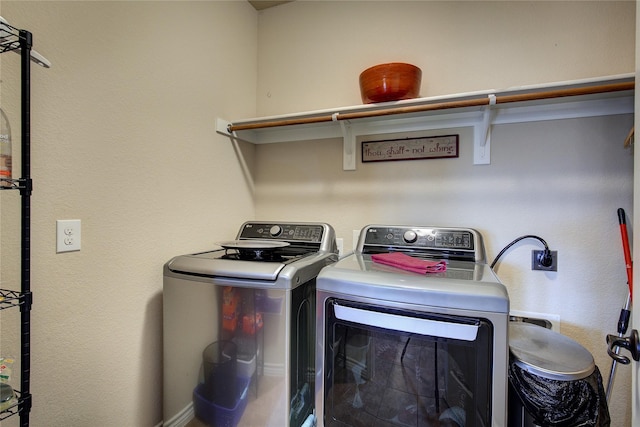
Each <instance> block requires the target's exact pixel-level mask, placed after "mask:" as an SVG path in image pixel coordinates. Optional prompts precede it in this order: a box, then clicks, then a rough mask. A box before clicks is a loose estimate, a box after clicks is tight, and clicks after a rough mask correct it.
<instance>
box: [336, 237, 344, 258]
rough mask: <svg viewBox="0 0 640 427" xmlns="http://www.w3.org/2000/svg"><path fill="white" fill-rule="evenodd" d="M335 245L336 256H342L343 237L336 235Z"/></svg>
mask: <svg viewBox="0 0 640 427" xmlns="http://www.w3.org/2000/svg"><path fill="white" fill-rule="evenodd" d="M336 246H337V247H338V257H340V258H342V257H343V256H344V239H343V238H342V237H336Z"/></svg>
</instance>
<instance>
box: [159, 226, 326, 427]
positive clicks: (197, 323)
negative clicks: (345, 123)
mask: <svg viewBox="0 0 640 427" xmlns="http://www.w3.org/2000/svg"><path fill="white" fill-rule="evenodd" d="M337 254H338V251H337V246H336V238H335V232H334V230H333V228H332V227H331V226H330V225H329V224H325V223H300V222H264V221H249V222H246V223H244V224H242V225H241V227H240V230H239V231H238V234H237V238H236V239H235V240H233V241H223V242H217V244H216V245H215V246H214V247H212V249H211V250H209V251H206V252H201V253H194V254H186V255H180V256H176V257H174V258H173V259H171V260H170V261H168V262H167V263H166V264H165V266H164V284H163V315H164V319H163V324H164V343H163V358H164V359H163V369H164V381H163V386H164V392H163V418H164V425H165V426H187V425H188V426H205V425H208V426H240V427H242V426H256V425H260V426H273V427H285V426H286V427H289V426H292V427H299V426H302V425H305V426H306V425H312V424H313V423H314V422H315V418H314V396H313V391H314V388H315V383H314V381H315V375H314V366H315V319H316V312H315V307H316V304H315V287H316V276H317V275H318V273H319V272H320V270H321V269H322V268H323V267H325V266H327V265H330V264H332V263H334V262H336V261H337V259H338V255H337Z"/></svg>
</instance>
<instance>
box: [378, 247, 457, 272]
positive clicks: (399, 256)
mask: <svg viewBox="0 0 640 427" xmlns="http://www.w3.org/2000/svg"><path fill="white" fill-rule="evenodd" d="M371 260H372V261H373V262H377V263H379V264H384V265H390V266H391V267H396V268H401V269H403V270H407V271H412V272H414V273H420V274H426V273H441V272H443V271H446V270H447V263H446V262H444V261H429V260H426V259H419V258H414V257H412V256H409V255H407V254H404V253H401V252H389V253H386V254H374V255H371Z"/></svg>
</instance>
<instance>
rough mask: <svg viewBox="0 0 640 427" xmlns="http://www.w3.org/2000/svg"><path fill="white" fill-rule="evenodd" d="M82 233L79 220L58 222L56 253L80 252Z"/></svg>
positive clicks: (60, 220) (61, 220)
mask: <svg viewBox="0 0 640 427" xmlns="http://www.w3.org/2000/svg"><path fill="white" fill-rule="evenodd" d="M81 236H82V233H81V232H80V220H79V219H59V220H57V221H56V252H57V253H60V252H71V251H79V250H80V242H81Z"/></svg>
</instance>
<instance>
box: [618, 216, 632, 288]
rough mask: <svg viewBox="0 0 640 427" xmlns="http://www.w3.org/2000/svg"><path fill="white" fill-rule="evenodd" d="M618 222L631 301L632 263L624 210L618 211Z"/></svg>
mask: <svg viewBox="0 0 640 427" xmlns="http://www.w3.org/2000/svg"><path fill="white" fill-rule="evenodd" d="M618 222H619V223H620V234H621V235H622V250H623V252H624V262H625V264H626V266H627V284H628V285H629V298H630V299H632V300H633V261H632V260H631V251H630V250H629V236H628V234H627V218H626V214H625V212H624V209H622V208H619V209H618Z"/></svg>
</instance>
